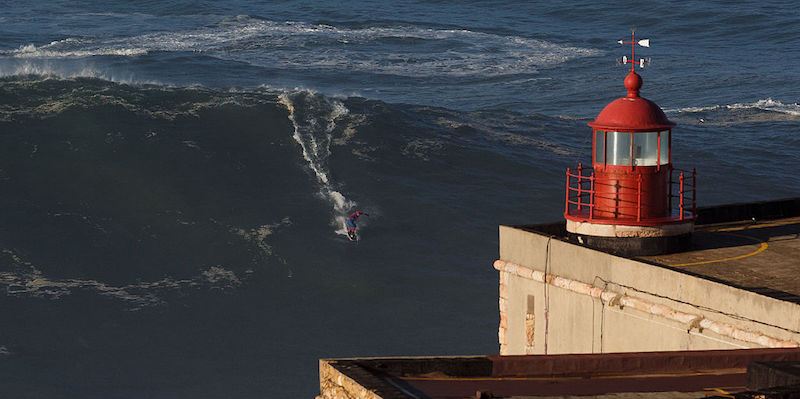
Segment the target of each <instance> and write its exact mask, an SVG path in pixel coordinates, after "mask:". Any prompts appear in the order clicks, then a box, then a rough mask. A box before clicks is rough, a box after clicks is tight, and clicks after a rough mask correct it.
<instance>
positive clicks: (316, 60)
mask: <svg viewBox="0 0 800 399" xmlns="http://www.w3.org/2000/svg"><path fill="white" fill-rule="evenodd" d="M409 44H412V45H409ZM154 52H198V53H204V54H207V55H210V56H213V57H217V58H220V59H225V60H235V61H240V62H245V63H249V64H251V65H256V66H265V67H275V68H302V69H306V68H320V69H325V70H340V71H361V72H367V73H381V74H394V75H401V76H410V77H420V76H440V75H450V76H459V75H468V76H471V75H481V76H496V75H506V74H517V73H531V72H535V71H536V70H537V69H538V68H540V67H543V66H548V65H554V64H560V63H563V62H565V61H568V60H571V59H574V58H578V57H587V56H593V55H597V54H600V53H601V52H600V51H598V50H595V49H588V48H580V47H574V46H566V45H562V44H557V43H551V42H547V41H544V40H538V39H533V38H526V37H521V36H514V35H510V36H503V35H497V34H491V33H483V32H475V31H470V30H465V29H428V28H423V27H417V26H385V27H368V28H360V29H352V28H338V27H335V26H330V25H324V24H316V25H314V24H307V23H302V22H292V21H289V22H276V21H268V20H263V19H256V18H250V17H246V16H238V17H235V18H229V19H226V20H223V21H221V22H220V23H218V24H216V25H211V26H205V27H201V28H196V29H191V30H185V31H176V32H156V33H148V34H144V35H139V36H132V37H115V38H66V39H63V40H58V41H53V42H51V43H49V44H45V45H41V46H36V45H34V44H23V45H21V46H20V47H19V48H18V49H16V50H11V51H3V52H0V55H5V56H9V57H14V58H25V59H31V58H43V59H53V58H81V57H91V56H122V57H138V56H142V55H146V54H149V53H154Z"/></svg>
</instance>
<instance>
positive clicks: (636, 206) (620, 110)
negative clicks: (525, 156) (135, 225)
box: [564, 38, 695, 255]
mask: <svg viewBox="0 0 800 399" xmlns="http://www.w3.org/2000/svg"><path fill="white" fill-rule="evenodd" d="M624 43H631V45H632V46H633V45H634V44H636V43H638V44H640V45H643V46H646V47H649V40H642V41H639V42H636V41H635V40H633V38H632V39H631V41H630V42H624ZM632 53H633V51H632ZM632 60H633V54H631V60H626V58H623V61H625V62H629V63H631V64H634V63H638V64H639V65H640V66H643V65H644V60H640V61H639V62H634V61H632ZM641 87H642V78H641V77H640V76H639V75H638V74H636V72H634V71H633V66H631V71H630V73H629V74H628V76H627V77H626V78H625V88H626V89H627V90H628V95H627V96H625V97H622V98H619V99H616V100H614V101H612V102H611V103H610V104H608V105H607V106H606V107H605V108H603V110H602V111H601V112H600V113H599V114H598V115H597V118H596V119H595V120H594V121H592V122H590V123H589V126H591V127H592V167H585V166H583V164H578V168H576V169H573V168H570V169H567V186H566V187H567V190H566V206H565V208H566V209H565V211H564V217H565V218H566V219H567V231H568V232H570V233H571V234H572V235H574V236H576V237H577V239H578V240H579V241H581V242H584V243H587V245H591V246H595V247H599V248H602V249H611V250H614V251H615V252H619V253H625V254H629V255H645V254H655V253H663V252H670V251H674V250H677V249H680V247H682V246H683V245H685V244H686V243H688V242H689V234H691V231H692V230H693V227H694V218H695V206H694V202H695V201H694V171H692V172H688V171H684V170H680V169H676V168H674V167H673V166H672V128H673V127H674V126H675V124H674V123H672V122H670V120H669V119H668V118H667V116H666V115H665V114H664V111H662V110H661V108H660V107H659V106H658V105H657V104H656V103H654V102H652V101H650V100H648V99H646V98H643V97H641V96H639V89H641Z"/></svg>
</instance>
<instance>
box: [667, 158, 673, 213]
mask: <svg viewBox="0 0 800 399" xmlns="http://www.w3.org/2000/svg"><path fill="white" fill-rule="evenodd" d="M672 172H673V170H672V168H670V170H669V186H667V191H669V194H668V195H667V200H668V201H669V208H668V209H669V215H670V216H672Z"/></svg>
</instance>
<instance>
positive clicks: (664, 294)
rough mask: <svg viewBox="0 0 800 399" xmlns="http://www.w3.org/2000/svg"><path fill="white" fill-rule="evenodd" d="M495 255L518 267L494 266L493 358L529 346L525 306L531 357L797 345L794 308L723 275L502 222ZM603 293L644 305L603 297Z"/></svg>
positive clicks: (799, 324) (797, 310)
mask: <svg viewBox="0 0 800 399" xmlns="http://www.w3.org/2000/svg"><path fill="white" fill-rule="evenodd" d="M731 250H733V249H731ZM791 251H794V249H790V252H791ZM798 255H800V252H795V255H794V257H795V258H800V256H798ZM500 260H501V261H504V262H506V263H511V264H516V265H519V266H520V267H518V268H515V269H514V270H511V271H508V270H503V271H501V272H500V274H501V289H500V292H501V300H500V307H501V309H500V311H501V318H502V319H503V320H504V323H503V324H502V325H501V326H500V329H499V330H500V331H499V334H498V335H499V338H500V343H501V347H500V350H501V354H524V353H526V352H530V350H527V351H526V347H530V345H529V341H530V339H529V335H530V334H528V333H527V332H526V329H525V321H526V318H527V319H530V317H528V316H527V314H528V313H529V310H528V308H529V307H530V304H531V303H532V304H533V308H534V315H533V319H534V325H535V330H534V332H533V337H534V338H533V345H532V347H533V351H534V353H588V352H595V353H598V352H608V351H641V350H649V351H654V350H694V349H722V348H728V349H730V348H748V347H764V346H774V345H784V344H783V343H786V342H789V343H791V342H794V343H797V342H800V305H798V304H797V303H794V302H791V301H786V300H782V299H778V298H774V297H769V296H765V295H762V294H761V293H759V292H753V290H746V289H742V288H739V287H737V286H734V285H732V284H730V283H726V282H724V281H714V280H712V279H708V278H703V277H702V276H695V275H692V274H688V273H684V272H682V271H681V270H678V269H671V268H667V267H661V266H657V265H653V264H649V263H646V262H645V261H643V260H637V259H626V258H622V257H618V256H614V255H611V254H608V253H604V252H600V251H596V250H592V249H589V248H586V247H583V246H580V245H577V244H573V243H570V242H566V241H562V240H560V239H558V238H552V237H548V236H545V235H542V234H537V233H535V232H531V231H527V230H525V229H520V228H514V227H509V226H501V227H500ZM651 261H653V260H651ZM519 271H521V272H519ZM518 272H519V273H518ZM536 273H539V274H536ZM536 276H539V277H541V276H547V277H545V278H544V279H542V280H546V281H537V279H536V278H534V277H536ZM556 278H560V279H563V280H564V281H570V282H574V283H575V284H578V285H580V284H583V285H586V286H587V287H589V288H594V289H595V290H596V292H595V293H596V294H598V296H597V297H593V296H590V295H586V294H580V293H576V291H571V290H569V289H564V288H561V287H558V286H556V285H553V284H548V283H547V282H551V283H552V282H553V281H555V280H554V279H556ZM559 281H560V280H559ZM581 289H583V288H581ZM602 291H609V292H615V293H619V294H620V296H621V297H624V298H626V300H627V301H628V302H630V303H637V302H636V301H640V302H641V303H644V304H646V306H638V307H637V306H624V305H622V306H620V304H618V303H614V302H613V301H611V300H609V301H604V300H603V299H602V298H600V294H599V293H600V292H602ZM502 295H505V297H502ZM529 297H531V298H529ZM665 315H666V316H669V317H666V316H665ZM676 315H678V316H676ZM681 315H689V316H686V317H685V319H686V322H679V321H677V320H684V319H682V318H681V317H683V316H681ZM670 317H672V318H670ZM790 345H791V344H790Z"/></svg>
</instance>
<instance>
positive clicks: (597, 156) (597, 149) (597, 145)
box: [594, 130, 605, 163]
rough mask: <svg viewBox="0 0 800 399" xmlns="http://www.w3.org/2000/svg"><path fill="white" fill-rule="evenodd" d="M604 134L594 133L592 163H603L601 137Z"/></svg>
mask: <svg viewBox="0 0 800 399" xmlns="http://www.w3.org/2000/svg"><path fill="white" fill-rule="evenodd" d="M604 134H605V132H604V131H602V130H595V131H594V161H595V162H597V163H603V138H604V137H603V136H604Z"/></svg>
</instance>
